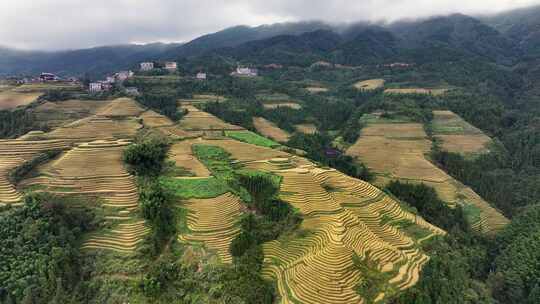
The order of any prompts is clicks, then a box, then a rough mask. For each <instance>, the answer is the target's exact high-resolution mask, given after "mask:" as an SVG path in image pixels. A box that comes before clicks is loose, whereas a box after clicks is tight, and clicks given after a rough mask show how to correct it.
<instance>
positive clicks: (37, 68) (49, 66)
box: [0, 43, 178, 77]
mask: <svg viewBox="0 0 540 304" xmlns="http://www.w3.org/2000/svg"><path fill="white" fill-rule="evenodd" d="M177 46H178V45H177V44H176V45H175V44H162V43H154V44H146V45H118V46H104V47H96V48H91V49H83V50H73V51H60V52H40V51H19V50H13V49H8V48H0V75H13V74H23V75H24V74H31V75H35V74H37V73H41V72H44V71H46V72H51V73H56V74H59V75H83V74H85V73H88V74H89V75H90V76H94V77H96V76H101V75H102V74H104V73H109V72H112V71H118V70H121V69H128V68H133V67H134V65H135V64H137V62H140V61H143V60H152V59H157V58H159V57H160V56H161V55H162V54H163V53H164V52H165V51H167V50H169V49H171V48H174V47H177Z"/></svg>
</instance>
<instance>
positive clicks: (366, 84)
mask: <svg viewBox="0 0 540 304" xmlns="http://www.w3.org/2000/svg"><path fill="white" fill-rule="evenodd" d="M383 86H384V79H369V80H364V81H359V82H357V83H355V84H354V87H355V88H356V89H357V90H366V91H370V90H376V89H379V88H382V87H383Z"/></svg>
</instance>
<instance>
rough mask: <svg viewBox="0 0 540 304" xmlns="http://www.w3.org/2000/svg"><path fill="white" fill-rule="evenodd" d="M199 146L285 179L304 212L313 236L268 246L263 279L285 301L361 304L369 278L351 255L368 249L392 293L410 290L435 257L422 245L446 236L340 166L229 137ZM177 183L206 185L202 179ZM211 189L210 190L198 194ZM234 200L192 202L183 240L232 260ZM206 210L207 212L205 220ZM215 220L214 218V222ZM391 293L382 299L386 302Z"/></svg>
mask: <svg viewBox="0 0 540 304" xmlns="http://www.w3.org/2000/svg"><path fill="white" fill-rule="evenodd" d="M197 143H201V144H202V145H209V146H218V147H221V148H223V149H224V150H226V151H227V152H229V153H230V154H231V156H232V157H233V158H234V159H236V160H238V161H239V162H240V164H243V165H245V166H246V168H248V169H255V170H263V171H270V172H273V173H274V174H276V175H278V176H281V177H283V183H282V186H281V189H280V191H281V194H280V198H281V199H283V200H285V201H287V202H288V203H290V204H291V205H292V206H293V207H294V208H295V209H297V210H298V211H299V212H301V213H302V214H303V215H304V222H303V224H302V227H301V229H303V230H306V231H309V233H308V234H307V235H306V236H298V237H296V236H294V237H292V238H291V237H287V238H286V239H284V240H276V241H272V242H268V243H265V244H264V245H263V251H264V262H263V276H264V277H265V278H267V279H270V280H275V281H276V283H277V287H278V292H279V295H280V297H281V298H282V303H356V302H358V303H360V302H361V301H362V299H361V297H360V296H359V295H358V294H357V293H356V292H355V290H354V286H355V285H356V283H357V282H358V281H359V279H360V277H361V275H362V274H361V272H360V271H359V270H357V269H355V267H354V266H353V261H352V256H353V254H357V255H359V256H365V255H366V254H367V252H370V256H371V257H373V259H375V260H376V261H377V263H378V264H379V268H380V270H381V271H382V272H384V273H387V274H388V278H389V279H388V284H389V286H391V288H392V290H395V291H397V290H401V289H406V288H408V287H410V286H412V285H414V284H415V283H416V282H417V281H418V279H419V272H420V270H421V269H422V266H423V265H424V264H425V263H426V262H427V261H428V259H429V258H428V257H427V256H426V255H425V254H423V253H422V252H421V250H420V249H419V246H418V244H420V243H422V242H423V241H425V240H427V239H429V238H431V237H433V236H436V235H442V234H444V233H445V232H444V231H442V230H441V229H439V228H437V227H435V226H432V225H430V224H429V223H427V222H426V221H424V220H423V219H422V218H421V217H419V216H416V215H414V214H411V213H409V212H407V211H405V210H404V209H402V208H401V207H400V205H399V203H397V202H395V201H394V200H392V199H391V198H390V197H388V196H387V195H386V194H384V193H383V192H382V191H380V190H379V189H377V188H375V187H374V186H372V185H370V184H368V183H366V182H363V181H360V180H357V179H354V178H351V177H348V176H346V175H344V174H342V173H340V172H338V171H336V170H333V169H322V168H319V167H317V166H316V165H314V164H312V163H311V162H309V161H307V160H305V159H303V158H299V157H296V156H292V155H290V154H288V153H284V152H280V151H276V150H273V149H270V148H265V147H259V146H254V145H251V144H247V143H243V142H239V141H235V140H230V139H221V140H201V141H197ZM254 149H256V150H254ZM176 180H177V181H178V182H180V183H185V182H186V181H188V182H190V183H191V182H193V183H199V182H204V183H206V182H207V181H206V179H200V178H199V179H196V178H192V179H189V178H186V179H176ZM173 187H174V186H173ZM174 188H176V189H186V188H189V187H174ZM329 189H332V190H329ZM179 191H182V190H179ZM183 191H185V190H183ZM222 191H226V189H225V188H224V189H223V190H222ZM204 192H208V191H207V190H204V189H203V190H201V191H192V193H204ZM183 195H184V196H186V194H183ZM207 195H208V196H211V195H216V193H208V194H207ZM233 198H234V196H231V195H230V194H220V195H219V196H218V197H217V198H213V199H212V198H210V199H197V200H195V199H191V200H189V204H188V205H187V206H186V207H187V208H188V210H189V215H188V225H189V230H190V231H189V232H188V233H186V234H182V235H181V236H180V237H179V239H180V240H181V241H190V242H194V241H195V242H196V241H201V242H203V243H204V244H205V245H206V246H207V247H208V248H210V249H213V250H214V251H216V252H217V254H218V255H219V256H220V257H221V259H222V260H223V261H225V262H228V261H230V256H228V252H227V251H226V250H225V249H224V248H228V246H229V244H230V234H231V233H237V232H236V230H235V229H236V228H235V227H236V226H235V221H234V220H233V219H234V218H235V217H234V216H233V217H228V215H225V214H239V213H240V212H241V209H239V208H238V206H237V205H236V204H233V205H232V206H233V207H232V208H231V207H230V206H231V203H230V200H231V199H233ZM233 200H235V198H234V199H233ZM217 206H224V207H223V208H220V209H218V207H217ZM203 212H206V214H207V215H206V216H204V217H203V216H201V214H203ZM218 212H220V213H219V215H218ZM236 217H237V216H236ZM203 218H204V219H205V220H204V221H203ZM208 218H213V219H214V220H213V221H207V220H206V219H208ZM383 221H384V222H383ZM403 221H405V222H407V223H409V224H410V225H411V226H414V227H417V228H416V229H417V230H419V231H422V232H423V233H422V235H421V237H419V236H418V235H413V234H411V233H409V231H410V230H406V229H401V228H400V227H399V226H398V225H396V224H394V223H398V222H403ZM201 226H202V227H203V228H200V227H201ZM209 235H211V237H209ZM214 242H215V243H214ZM384 296H385V295H384V294H380V295H379V298H380V299H382V298H384Z"/></svg>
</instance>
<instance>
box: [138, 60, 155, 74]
mask: <svg viewBox="0 0 540 304" xmlns="http://www.w3.org/2000/svg"><path fill="white" fill-rule="evenodd" d="M153 69H154V63H153V62H141V71H143V72H144V71H151V70H153Z"/></svg>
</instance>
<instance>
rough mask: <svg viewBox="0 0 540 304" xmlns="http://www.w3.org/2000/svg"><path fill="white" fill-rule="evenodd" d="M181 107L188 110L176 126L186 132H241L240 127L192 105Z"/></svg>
mask: <svg viewBox="0 0 540 304" xmlns="http://www.w3.org/2000/svg"><path fill="white" fill-rule="evenodd" d="M182 107H183V108H184V109H187V110H188V114H187V115H185V116H184V117H183V118H182V119H181V120H180V122H179V124H178V126H179V127H180V128H181V129H184V130H186V131H215V130H218V131H219V130H243V128H242V127H239V126H235V125H231V124H229V123H226V122H224V121H222V120H221V119H219V118H217V117H215V116H214V115H212V114H210V113H207V112H204V111H201V110H199V109H197V108H196V107H194V106H192V105H184V104H183V105H182Z"/></svg>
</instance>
